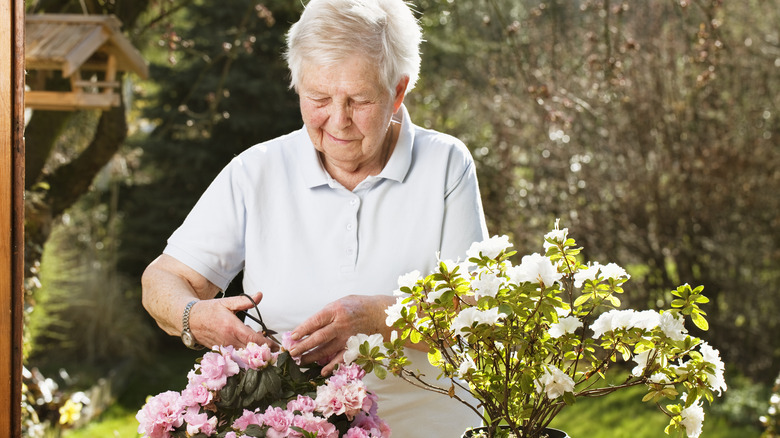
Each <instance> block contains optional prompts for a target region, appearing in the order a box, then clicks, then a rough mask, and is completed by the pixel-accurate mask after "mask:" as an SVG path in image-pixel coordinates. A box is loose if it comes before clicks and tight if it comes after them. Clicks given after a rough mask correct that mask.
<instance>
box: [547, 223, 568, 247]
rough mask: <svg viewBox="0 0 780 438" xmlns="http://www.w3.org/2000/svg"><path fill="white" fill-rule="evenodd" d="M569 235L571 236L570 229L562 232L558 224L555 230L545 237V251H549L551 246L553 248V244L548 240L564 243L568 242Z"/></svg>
mask: <svg viewBox="0 0 780 438" xmlns="http://www.w3.org/2000/svg"><path fill="white" fill-rule="evenodd" d="M568 235H569V229H568V228H564V229H562V230H559V229H558V224H557V223H556V224H555V229H554V230H552V231H550V232H549V233H547V234H545V235H544V250H545V251H547V250H548V249H549V248H550V247H551V246H553V245H552V244H551V243H548V242H547V239H552V240H554V241H556V242H559V243H563V242H565V241H566V238H567V237H568Z"/></svg>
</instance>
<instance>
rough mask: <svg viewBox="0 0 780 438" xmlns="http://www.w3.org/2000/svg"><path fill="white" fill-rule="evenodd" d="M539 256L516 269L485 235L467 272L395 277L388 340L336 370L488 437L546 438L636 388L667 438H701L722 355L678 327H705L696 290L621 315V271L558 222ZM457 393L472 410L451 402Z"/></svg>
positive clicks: (364, 342)
mask: <svg viewBox="0 0 780 438" xmlns="http://www.w3.org/2000/svg"><path fill="white" fill-rule="evenodd" d="M544 249H545V254H544V255H542V254H539V253H536V254H530V255H526V256H524V257H523V258H522V261H521V263H520V264H519V265H517V266H514V265H512V263H511V262H510V260H509V258H510V257H511V256H512V255H514V254H515V252H514V251H512V250H511V245H510V243H509V239H508V238H507V237H506V236H502V237H493V238H491V239H488V240H486V241H484V242H478V243H475V244H474V245H472V247H471V248H470V249H469V251H468V253H467V256H468V261H467V262H465V263H460V264H458V263H455V262H452V261H440V263H439V264H438V269H436V270H435V271H434V272H432V273H430V274H429V275H427V276H422V275H421V274H420V273H419V272H416V271H415V272H412V273H410V274H407V275H404V276H401V277H400V278H399V289H398V291H396V295H397V296H398V298H397V302H396V303H395V304H394V305H392V306H390V307H389V308H388V309H387V310H386V313H387V315H388V316H387V324H388V325H389V326H391V327H394V328H395V331H394V337H393V339H390V340H383V339H381V336H380V335H372V336H366V335H358V336H356V337H353V338H352V339H350V341H349V342H348V344H347V352H346V354H345V361H347V362H348V363H349V362H351V361H355V362H356V363H358V364H360V365H361V366H363V367H364V368H365V369H366V370H368V371H369V372H371V370H373V371H374V372H376V374H377V375H378V376H379V377H380V378H383V377H384V376H386V375H387V373H388V372H390V373H392V374H394V375H397V376H400V377H401V378H403V379H405V380H407V381H409V382H411V383H413V384H415V385H417V386H420V387H422V388H425V389H428V390H431V391H436V392H439V393H441V394H443V395H445V396H450V397H455V398H458V399H459V400H460V401H462V402H463V403H465V404H467V405H468V406H469V407H470V408H471V409H472V410H473V411H474V412H476V413H477V415H479V416H480V417H481V419H482V422H483V426H484V432H483V435H482V436H487V437H491V438H492V437H499V436H501V437H503V436H512V437H523V438H538V437H544V436H547V434H548V432H546V428H547V427H548V426H549V425H550V422H551V421H552V420H553V418H555V416H556V415H557V414H558V413H559V412H561V410H562V409H563V408H565V407H566V406H568V405H571V404H573V403H574V402H575V401H577V400H578V399H581V398H583V397H595V396H604V395H607V394H609V393H612V392H614V391H618V390H621V389H623V388H628V387H631V386H635V385H645V386H646V388H647V394H646V395H645V396H644V399H643V400H644V401H646V402H652V403H655V404H657V405H658V407H659V409H660V411H661V412H662V413H663V414H664V415H667V416H668V417H669V426H668V427H667V428H666V432H667V434H676V435H683V434H687V436H688V437H697V436H699V434H700V433H701V425H702V421H703V417H704V412H703V409H702V404H703V400H707V401H708V402H712V400H713V399H714V395H715V393H717V395H720V394H721V393H722V391H723V390H725V389H726V383H725V380H724V376H723V374H724V364H723V362H722V361H721V359H720V355H719V352H718V351H717V350H715V349H714V348H712V347H711V346H709V345H708V344H707V343H706V342H704V341H702V340H701V339H698V338H696V337H693V336H691V335H689V334H688V333H687V329H686V328H685V325H684V323H685V321H686V320H690V321H692V322H693V324H695V325H696V326H697V327H699V328H700V329H703V330H706V329H707V321H706V319H705V313H704V312H703V311H702V310H701V309H700V308H699V305H700V304H703V303H706V302H708V299H707V298H706V297H705V296H703V295H702V294H701V292H702V287H696V288H691V287H690V286H689V285H687V284H686V285H683V286H680V287H678V288H677V289H676V290H673V291H671V294H672V295H673V296H674V299H673V300H672V301H671V306H670V308H668V309H665V310H660V311H655V310H644V311H635V310H630V309H629V310H618V308H619V307H620V305H621V302H620V298H619V296H620V294H622V293H623V286H624V283H625V282H626V281H627V280H628V279H629V275H628V274H627V273H626V271H625V270H624V269H623V268H621V267H619V266H618V265H616V264H614V263H609V264H606V265H602V264H599V263H595V262H593V263H587V262H585V261H584V260H582V259H581V248H578V247H577V246H576V243H575V241H574V240H573V239H572V238H570V237H569V236H568V230H567V229H566V228H563V229H561V228H559V225H558V223H557V222H556V225H555V229H553V230H552V231H551V232H550V233H548V234H547V235H545V238H544ZM385 341H386V342H385ZM409 342H411V343H414V344H419V343H422V344H423V345H424V346H425V347H426V348H427V349H428V360H429V361H430V362H431V364H433V365H434V366H436V367H438V368H439V370H440V371H441V375H440V376H439V377H438V378H437V379H435V380H433V381H432V380H431V379H430V378H429V377H428V376H421V375H419V374H418V373H417V372H415V371H414V365H413V364H412V363H411V362H410V361H409V359H408V357H407V356H406V355H405V348H407V346H408V343H409ZM620 361H633V363H635V365H636V366H635V367H634V368H633V370H632V372H631V373H630V375H629V376H628V377H627V378H626V379H625V381H623V382H622V383H619V384H608V383H607V380H606V375H605V372H606V371H607V369H608V368H609V367H610V365H612V364H613V363H616V362H620ZM456 387H459V388H462V389H465V390H466V391H468V392H469V393H470V394H471V395H473V396H474V398H476V400H477V401H478V402H477V403H469V402H468V401H466V400H465V399H464V398H461V397H458V396H457V393H456V391H454V389H455V388H456ZM500 425H501V427H499V426H500ZM464 436H468V435H464ZM550 436H551V437H552V436H553V435H552V434H551V435H550Z"/></svg>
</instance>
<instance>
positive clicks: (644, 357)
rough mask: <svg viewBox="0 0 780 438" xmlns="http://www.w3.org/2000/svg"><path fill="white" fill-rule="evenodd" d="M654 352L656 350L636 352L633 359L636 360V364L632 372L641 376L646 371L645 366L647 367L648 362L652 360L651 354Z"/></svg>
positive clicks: (636, 375)
mask: <svg viewBox="0 0 780 438" xmlns="http://www.w3.org/2000/svg"><path fill="white" fill-rule="evenodd" d="M654 353H655V350H647V351H643V352H641V353H639V354H635V355H634V357H633V360H634V362H636V366H635V367H634V369H633V370H631V374H632V375H633V376H635V377H639V376H641V375H642V374H643V373H644V372H645V368H647V365H648V364H647V362H648V361H649V360H650V356H651V355H652V354H654Z"/></svg>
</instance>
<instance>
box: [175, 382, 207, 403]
mask: <svg viewBox="0 0 780 438" xmlns="http://www.w3.org/2000/svg"><path fill="white" fill-rule="evenodd" d="M212 398H214V394H212V393H211V391H209V390H208V389H207V388H206V387H205V386H203V385H193V384H188V385H187V387H186V388H185V389H184V391H182V392H181V399H182V402H183V403H184V406H187V407H190V406H205V405H207V404H209V403H210V402H211V399H212Z"/></svg>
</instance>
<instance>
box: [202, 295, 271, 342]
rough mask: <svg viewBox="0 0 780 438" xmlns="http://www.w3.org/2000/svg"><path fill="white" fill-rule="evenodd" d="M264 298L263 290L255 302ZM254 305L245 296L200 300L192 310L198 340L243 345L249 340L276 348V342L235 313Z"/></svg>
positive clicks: (254, 298) (256, 296)
mask: <svg viewBox="0 0 780 438" xmlns="http://www.w3.org/2000/svg"><path fill="white" fill-rule="evenodd" d="M262 299H263V294H262V293H260V292H258V293H257V294H255V295H254V296H253V297H252V300H253V301H254V302H255V303H259V302H260V300H262ZM252 307H253V306H252V303H250V302H249V300H248V299H247V298H246V297H245V296H235V297H227V298H216V299H210V300H201V301H198V302H197V303H195V305H194V306H193V307H192V310H191V311H190V330H191V331H192V334H193V336H195V339H196V340H197V341H198V343H200V344H201V345H204V346H206V347H209V348H211V347H212V346H214V345H232V346H234V347H236V348H244V347H246V345H247V344H248V343H250V342H254V343H256V344H268V346H270V347H272V348H276V347H277V345H276V343H275V342H273V341H272V340H270V339H268V338H266V337H265V336H263V334H262V333H258V332H256V331H254V330H253V329H252V328H251V327H249V326H248V325H246V324H244V322H243V321H242V320H241V319H240V318H239V317H237V316H236V312H239V311H242V310H248V309H250V308H252Z"/></svg>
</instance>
